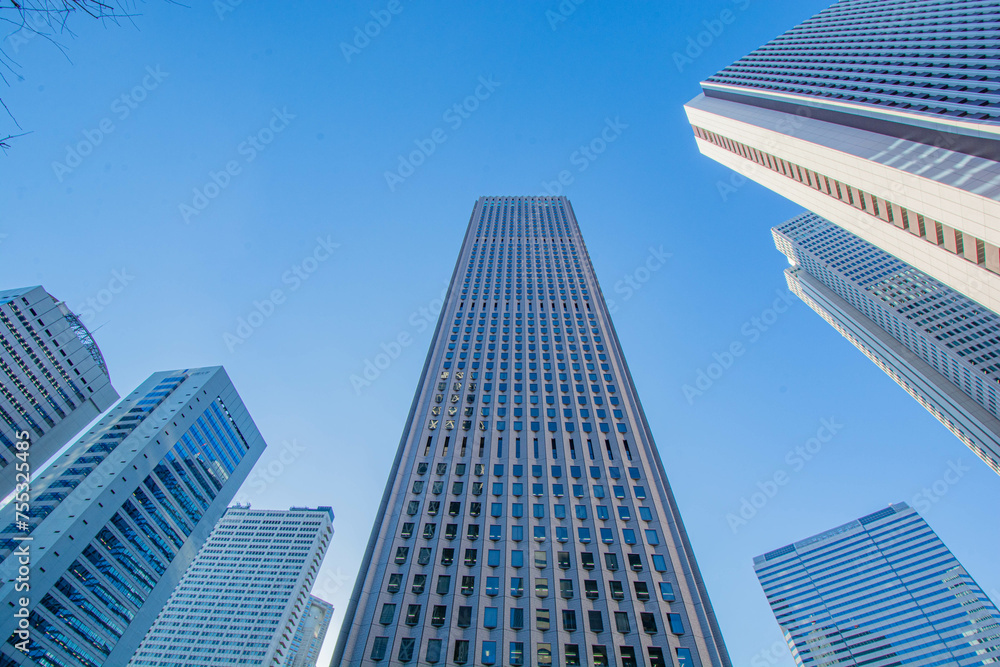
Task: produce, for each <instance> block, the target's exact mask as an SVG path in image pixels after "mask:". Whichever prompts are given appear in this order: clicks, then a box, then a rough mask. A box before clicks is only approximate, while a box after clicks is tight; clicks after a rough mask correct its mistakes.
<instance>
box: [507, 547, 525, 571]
mask: <svg viewBox="0 0 1000 667" xmlns="http://www.w3.org/2000/svg"><path fill="white" fill-rule="evenodd" d="M510 566H511V567H524V552H523V551H516V550H515V551H511V552H510Z"/></svg>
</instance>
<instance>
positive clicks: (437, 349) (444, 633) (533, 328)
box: [331, 197, 730, 667]
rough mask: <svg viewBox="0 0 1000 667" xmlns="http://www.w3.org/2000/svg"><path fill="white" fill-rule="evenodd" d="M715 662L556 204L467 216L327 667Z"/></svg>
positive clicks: (579, 246)
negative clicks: (395, 453) (456, 256)
mask: <svg viewBox="0 0 1000 667" xmlns="http://www.w3.org/2000/svg"><path fill="white" fill-rule="evenodd" d="M417 660H419V661H421V662H422V663H429V664H449V665H452V664H476V665H492V664H502V665H540V666H544V665H566V666H572V665H594V666H596V665H616V666H617V665H624V666H626V667H630V666H636V665H649V666H651V667H664V666H665V665H680V666H682V667H693V666H695V665H697V666H698V667H712V666H716V665H719V666H721V665H729V664H730V662H729V656H728V654H727V652H726V648H725V644H724V643H723V640H722V636H721V634H720V632H719V628H718V625H717V623H716V619H715V615H714V612H713V611H712V606H711V603H710V602H709V599H708V594H707V592H706V590H705V586H704V583H703V581H702V578H701V575H700V572H699V570H698V566H697V563H696V562H695V558H694V553H693V551H692V549H691V545H690V543H689V541H688V538H687V534H686V532H685V530H684V526H683V523H682V521H681V517H680V513H679V511H678V509H677V504H676V502H675V500H674V497H673V494H672V493H671V490H670V486H669V484H668V482H667V477H666V473H665V471H664V469H663V465H662V463H661V461H660V457H659V454H658V452H657V449H656V445H655V444H654V442H653V438H652V434H651V433H650V431H649V427H648V425H647V424H646V420H645V417H644V415H643V411H642V407H641V405H640V403H639V399H638V396H637V395H636V391H635V387H634V385H633V383H632V379H631V376H630V374H629V370H628V366H627V365H626V363H625V357H624V355H623V353H622V350H621V347H620V345H619V342H618V338H617V336H616V334H615V331H614V327H613V326H612V323H611V318H610V315H609V313H608V309H607V306H606V304H605V302H604V298H603V296H602V295H601V291H600V288H599V287H598V283H597V278H596V276H595V274H594V269H593V266H592V265H591V262H590V258H589V255H588V254H587V250H586V247H585V246H584V244H583V238H582V236H581V234H580V230H579V227H578V225H577V221H576V217H575V216H574V214H573V210H572V207H571V206H570V203H569V201H568V200H567V199H566V198H564V197H482V198H480V199H479V201H478V202H477V203H476V205H475V207H474V209H473V213H472V219H471V220H470V222H469V228H468V231H467V232H466V236H465V241H464V243H463V245H462V248H461V251H460V254H459V258H458V262H457V264H456V266H455V270H454V273H453V276H452V281H451V286H450V288H449V290H448V295H447V297H446V299H445V304H444V307H443V309H442V313H441V317H440V320H439V321H438V324H437V328H436V330H435V334H434V339H433V342H432V345H431V349H430V352H429V353H428V355H427V360H426V362H425V364H424V369H423V372H422V374H421V377H420V382H419V386H418V389H417V392H416V396H415V397H414V401H413V406H412V408H411V410H410V415H409V418H408V420H407V425H406V427H405V429H404V433H403V436H402V439H401V441H400V445H399V449H398V451H397V455H396V459H395V462H394V464H393V468H392V471H391V473H390V477H389V482H388V484H387V486H386V490H385V494H384V496H383V499H382V503H381V505H380V507H379V509H378V512H377V515H376V522H375V528H374V530H373V531H372V535H371V539H370V540H369V543H368V547H367V550H366V552H365V555H364V560H363V562H362V566H361V572H360V574H359V576H358V580H357V584H356V586H355V589H354V593H353V595H352V597H351V601H350V604H349V606H348V609H347V612H346V616H345V620H344V624H343V627H342V631H341V635H340V638H339V641H338V644H337V648H336V650H335V653H334V658H333V662H332V663H331V664H332V665H334V666H337V667H341V666H343V667H357V666H359V665H366V666H367V665H376V664H387V665H398V664H402V663H405V662H410V661H417Z"/></svg>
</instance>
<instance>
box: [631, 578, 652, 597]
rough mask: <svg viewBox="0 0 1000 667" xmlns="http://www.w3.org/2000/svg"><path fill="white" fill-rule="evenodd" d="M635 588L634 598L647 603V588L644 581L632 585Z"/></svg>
mask: <svg viewBox="0 0 1000 667" xmlns="http://www.w3.org/2000/svg"><path fill="white" fill-rule="evenodd" d="M633 586H634V587H635V598H636V599H637V600H639V601H640V602H648V601H649V586H647V585H646V582H645V581H637V582H635V583H634V584H633Z"/></svg>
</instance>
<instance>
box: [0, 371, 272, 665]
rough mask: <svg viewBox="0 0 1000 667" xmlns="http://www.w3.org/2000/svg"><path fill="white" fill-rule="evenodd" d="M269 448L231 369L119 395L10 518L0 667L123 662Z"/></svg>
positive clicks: (0, 520) (2, 563)
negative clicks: (254, 466)
mask: <svg viewBox="0 0 1000 667" xmlns="http://www.w3.org/2000/svg"><path fill="white" fill-rule="evenodd" d="M264 446H265V445H264V440H263V438H262V437H261V435H260V432H259V431H258V430H257V427H256V426H255V425H254V423H253V420H252V419H251V418H250V415H249V413H248V412H247V410H246V408H245V407H244V405H243V401H242V400H241V399H240V397H239V395H238V394H237V393H236V389H235V388H234V387H233V385H232V383H231V382H230V380H229V377H228V376H227V375H226V372H225V371H224V370H223V369H222V368H221V367H212V368H198V369H188V370H180V371H170V372H162V373H154V374H153V375H152V376H151V377H150V378H149V379H148V380H146V381H145V382H143V383H142V384H141V385H139V387H138V388H137V389H136V390H135V391H134V392H132V393H131V394H129V395H128V396H126V397H125V398H123V399H122V400H121V401H120V402H119V403H118V404H117V405H116V406H115V407H114V408H112V409H111V410H110V411H109V412H107V413H106V414H105V415H104V417H103V418H102V419H101V420H100V421H99V422H98V423H97V424H96V425H95V426H94V427H92V428H91V429H90V430H89V431H88V432H86V433H85V434H84V435H83V436H81V437H80V439H79V440H77V441H76V442H75V443H73V444H72V445H70V447H69V448H68V449H67V450H66V452H65V453H64V454H62V455H60V456H59V457H58V458H57V459H55V461H53V463H52V465H51V466H50V467H49V468H47V469H46V470H43V471H41V473H40V475H39V477H38V479H37V480H35V481H34V483H33V489H32V492H31V494H30V498H29V499H28V500H27V501H26V502H22V500H21V499H20V498H18V499H16V500H17V502H11V503H8V504H7V505H5V506H4V507H3V508H0V526H3V530H2V532H0V559H2V560H0V605H2V606H3V608H4V609H5V610H7V611H6V612H5V613H4V614H3V615H0V636H2V637H8V638H9V639H8V640H7V641H5V642H4V643H3V644H2V645H0V667H10V666H12V665H25V666H28V667H101V666H107V667H111V666H112V665H125V664H126V663H127V662H128V660H129V659H130V658H131V657H132V654H133V652H134V651H135V650H136V648H137V647H138V646H139V642H140V641H142V638H143V636H144V635H145V634H146V631H147V630H148V629H149V627H150V626H151V625H152V623H153V621H154V619H155V618H156V616H157V614H158V613H159V612H160V610H161V608H162V607H163V605H164V604H165V603H166V602H167V599H168V598H169V597H170V594H171V593H172V592H173V590H174V586H176V584H177V582H178V581H179V580H180V578H181V575H182V574H183V573H184V571H185V570H186V569H187V567H188V565H189V564H190V563H191V562H192V560H193V559H194V557H195V555H196V554H197V552H198V549H199V548H200V547H201V546H202V544H204V543H205V540H206V539H207V538H208V536H209V534H210V533H211V531H212V528H213V527H214V526H215V523H216V522H217V521H218V519H219V517H221V516H222V514H223V512H224V511H225V509H226V505H227V504H228V503H229V501H230V500H232V498H233V496H234V495H235V493H236V491H237V489H238V488H239V486H240V484H241V483H242V482H243V480H244V479H246V477H247V475H248V474H249V472H250V469H251V468H252V467H253V465H254V463H255V462H256V461H257V459H258V458H259V457H260V454H261V452H263V450H264ZM26 561H27V562H26ZM25 566H27V569H28V574H27V575H25V573H24V569H22V568H24V567H25ZM26 585H27V586H30V590H29V589H28V588H25V586H26Z"/></svg>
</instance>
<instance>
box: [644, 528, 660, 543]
mask: <svg viewBox="0 0 1000 667" xmlns="http://www.w3.org/2000/svg"><path fill="white" fill-rule="evenodd" d="M643 532H644V533H645V534H646V544H649V545H650V546H656V545H658V544H659V543H660V536H659V535H658V534H657V532H656V531H655V530H646V531H643Z"/></svg>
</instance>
